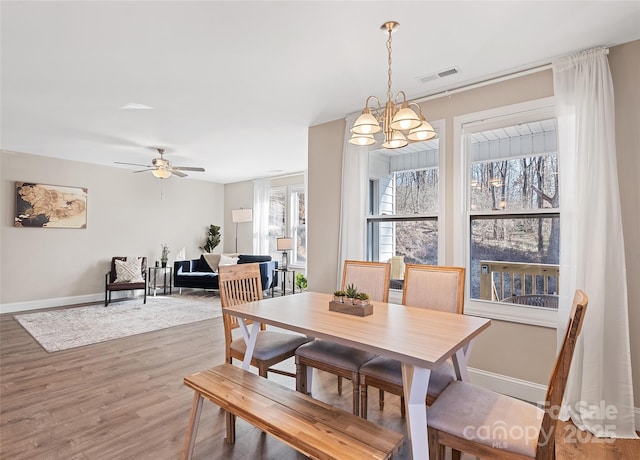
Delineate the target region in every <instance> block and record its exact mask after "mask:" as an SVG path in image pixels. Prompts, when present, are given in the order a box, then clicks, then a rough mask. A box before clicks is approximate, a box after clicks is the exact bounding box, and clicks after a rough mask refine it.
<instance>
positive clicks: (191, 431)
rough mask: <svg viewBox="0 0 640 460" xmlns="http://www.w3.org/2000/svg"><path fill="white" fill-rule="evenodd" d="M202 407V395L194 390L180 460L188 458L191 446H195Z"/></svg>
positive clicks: (190, 453) (190, 454) (191, 449)
mask: <svg viewBox="0 0 640 460" xmlns="http://www.w3.org/2000/svg"><path fill="white" fill-rule="evenodd" d="M201 409H202V395H201V394H200V393H198V392H197V391H196V393H195V395H194V396H193V405H192V406H191V418H190V419H189V426H188V427H187V436H186V437H185V440H184V448H183V449H182V460H189V459H191V456H192V455H193V448H194V447H195V446H196V434H197V433H198V423H199V422H200V411H201Z"/></svg>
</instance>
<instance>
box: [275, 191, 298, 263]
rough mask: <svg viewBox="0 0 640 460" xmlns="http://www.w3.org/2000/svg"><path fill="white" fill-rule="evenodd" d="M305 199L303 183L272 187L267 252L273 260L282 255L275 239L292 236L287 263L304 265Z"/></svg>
mask: <svg viewBox="0 0 640 460" xmlns="http://www.w3.org/2000/svg"><path fill="white" fill-rule="evenodd" d="M306 219H307V213H306V200H305V193H304V186H303V185H291V186H288V187H274V188H272V189H271V195H270V198H269V253H270V255H271V257H273V258H274V259H275V260H279V259H280V258H281V256H282V254H281V253H279V252H278V251H277V250H276V239H277V238H282V237H284V236H289V237H291V238H293V250H292V251H291V252H290V253H289V263H290V265H294V266H305V265H306V263H307V225H306Z"/></svg>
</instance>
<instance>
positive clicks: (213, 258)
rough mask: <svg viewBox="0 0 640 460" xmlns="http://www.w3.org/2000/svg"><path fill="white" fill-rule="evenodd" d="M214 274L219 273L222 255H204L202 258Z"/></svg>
mask: <svg viewBox="0 0 640 460" xmlns="http://www.w3.org/2000/svg"><path fill="white" fill-rule="evenodd" d="M201 257H202V258H203V259H204V260H205V262H206V263H207V265H208V266H209V268H210V270H211V271H212V272H214V273H215V272H217V271H218V265H219V264H220V254H202V256H201Z"/></svg>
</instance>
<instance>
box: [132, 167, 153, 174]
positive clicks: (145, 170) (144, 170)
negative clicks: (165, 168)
mask: <svg viewBox="0 0 640 460" xmlns="http://www.w3.org/2000/svg"><path fill="white" fill-rule="evenodd" d="M155 169H156V168H151V169H141V170H140V171H133V172H134V174H135V173H140V172H147V171H155Z"/></svg>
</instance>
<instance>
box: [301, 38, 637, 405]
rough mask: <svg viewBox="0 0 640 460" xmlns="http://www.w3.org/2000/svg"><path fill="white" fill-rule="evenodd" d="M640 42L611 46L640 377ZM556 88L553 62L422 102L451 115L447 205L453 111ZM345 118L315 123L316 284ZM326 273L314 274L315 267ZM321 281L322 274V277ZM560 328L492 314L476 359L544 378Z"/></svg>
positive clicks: (329, 259)
mask: <svg viewBox="0 0 640 460" xmlns="http://www.w3.org/2000/svg"><path fill="white" fill-rule="evenodd" d="M638 43H640V42H634V43H632V44H627V45H624V46H620V47H615V48H612V49H611V53H610V55H609V61H610V63H611V68H612V74H613V77H614V84H615V85H616V88H615V90H616V102H617V103H618V100H619V99H623V100H624V102H623V103H621V104H619V105H618V107H617V110H616V116H617V118H619V119H620V118H622V119H623V120H622V122H618V124H617V130H616V132H617V142H618V156H619V163H620V164H621V165H623V168H625V169H626V170H625V171H624V172H623V173H622V174H621V176H620V181H621V185H620V188H621V191H622V193H623V196H624V198H623V214H624V225H625V244H626V247H627V249H626V252H627V267H628V274H627V275H628V278H629V281H630V283H629V284H630V291H629V307H630V310H631V311H630V320H631V331H632V336H634V337H633V338H632V354H633V356H632V358H633V364H634V369H635V372H634V373H635V374H636V376H637V378H640V362H639V361H638V360H639V359H640V349H639V346H638V344H639V341H640V339H638V338H637V337H635V336H636V335H637V334H634V332H633V331H637V330H640V311H639V310H640V292H639V289H640V286H639V285H638V284H639V283H637V282H634V280H638V279H640V266H639V265H640V264H639V261H638V259H639V255H638V254H639V251H640V244H639V241H638V238H639V237H638V234H639V232H638V228H640V227H639V223H638V219H639V217H638V216H640V210H639V208H638V201H639V197H640V194H639V193H638V183H640V182H639V181H638V179H637V178H638V177H640V171H639V170H638V151H640V148H639V145H638V144H639V143H640V142H639V138H638V129H637V128H638V124H639V120H640V116H639V114H638V110H639V107H640V104H639V103H638V84H637V82H638V81H639V72H638V59H639V56H640V51H639V49H638V48H639V47H638ZM552 95H553V76H552V72H551V71H550V70H547V71H543V72H538V73H535V74H531V75H528V76H524V77H520V78H517V79H512V80H508V81H504V82H500V83H496V84H493V85H489V86H485V87H482V88H478V89H475V90H470V91H465V92H461V93H458V94H455V95H451V96H449V97H442V98H439V99H436V100H432V101H429V102H426V103H423V104H422V108H423V112H424V113H425V114H426V116H427V117H428V119H431V120H439V119H444V120H445V122H446V134H445V149H446V171H447V177H446V180H447V182H446V197H447V199H446V203H445V206H446V209H447V210H451V209H452V201H451V200H452V198H451V197H452V195H453V188H452V187H453V180H452V179H453V176H452V174H453V155H454V152H453V118H454V117H455V116H459V115H463V114H467V113H473V112H477V111H481V110H487V109H491V108H495V107H501V106H505V105H509V104H515V103H519V102H525V101H529V100H534V99H539V98H543V97H548V96H552ZM344 129H345V126H344V120H338V121H335V122H332V123H326V124H323V125H319V126H314V127H312V128H311V129H310V130H309V213H310V219H309V229H308V231H309V248H308V250H309V266H308V270H309V273H310V283H311V279H314V281H315V280H316V279H317V281H318V284H317V285H316V284H314V285H313V289H317V290H323V291H329V290H331V289H333V286H334V285H335V279H336V273H337V270H338V267H337V251H338V239H337V234H338V227H339V209H340V194H339V185H340V171H341V167H342V162H341V155H342V154H341V152H342V139H343V135H344ZM446 219H447V221H446V226H447V228H451V227H452V225H453V222H452V213H451V212H447V213H446ZM453 244H454V242H453V241H452V239H451V238H447V245H446V254H447V256H446V259H445V261H444V263H445V264H447V263H452V253H453ZM316 272H319V273H322V276H321V277H320V276H318V277H316V276H315V273H316ZM320 281H322V282H321V283H320ZM555 352H556V332H555V330H554V329H548V328H542V327H536V326H528V325H522V324H515V323H507V322H501V321H493V323H492V327H490V328H489V329H488V330H487V331H486V332H483V333H482V334H481V336H480V337H478V339H477V340H476V342H475V345H474V351H473V353H472V355H471V361H470V366H471V367H474V368H478V369H482V370H485V371H489V372H493V373H496V374H502V375H506V376H509V377H513V378H518V379H522V380H526V381H530V382H535V383H540V384H544V385H546V384H547V382H548V379H549V376H550V374H551V368H552V365H553V362H554V360H555ZM639 389H640V385H636V390H635V392H636V395H635V397H636V401H640V390H639Z"/></svg>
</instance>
